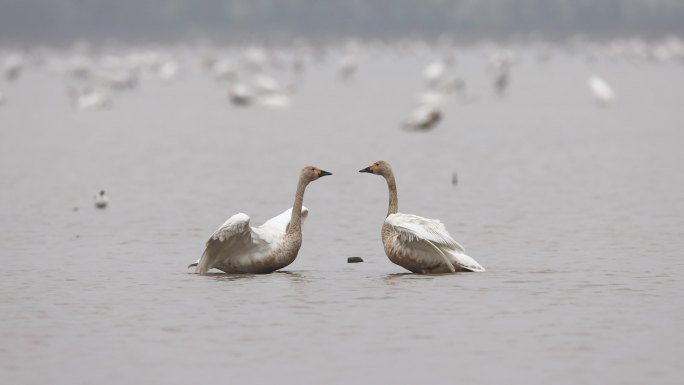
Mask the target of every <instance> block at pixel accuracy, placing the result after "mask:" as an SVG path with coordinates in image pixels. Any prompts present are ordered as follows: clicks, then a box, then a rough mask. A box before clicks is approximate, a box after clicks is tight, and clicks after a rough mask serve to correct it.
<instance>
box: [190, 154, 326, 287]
mask: <svg viewBox="0 0 684 385" xmlns="http://www.w3.org/2000/svg"><path fill="white" fill-rule="evenodd" d="M325 175H332V174H331V173H329V172H327V171H323V170H321V169H319V168H317V167H305V168H304V169H302V171H301V173H300V177H299V184H298V185H297V193H296V194H295V203H294V205H293V207H292V208H291V209H288V210H286V211H284V212H283V213H281V214H280V215H278V216H276V217H274V218H272V219H269V220H268V221H266V222H265V223H264V224H263V225H261V226H258V227H252V226H250V224H249V221H250V218H249V216H247V215H246V214H243V213H238V214H235V215H233V216H232V217H230V218H228V220H227V221H226V222H225V223H224V224H223V225H222V226H221V227H219V228H218V230H216V231H215V232H214V233H213V234H212V235H211V237H210V238H209V240H208V241H207V243H206V248H205V249H204V253H202V256H201V257H200V258H199V259H198V260H197V261H196V262H194V263H192V264H190V266H188V267H193V266H196V271H197V272H198V273H199V274H206V273H207V272H208V271H209V270H210V269H212V268H216V269H219V270H222V271H223V272H226V273H231V274H249V273H251V274H266V273H271V272H273V271H276V270H279V269H282V268H283V267H285V266H287V265H289V264H291V263H292V262H294V260H295V258H297V253H298V252H299V248H300V247H301V245H302V232H301V224H302V221H303V219H304V218H306V216H307V215H308V212H309V210H308V209H307V208H306V207H304V206H303V205H302V202H303V199H304V190H305V189H306V186H307V185H308V184H309V183H310V182H311V181H314V180H317V179H318V178H320V177H322V176H325Z"/></svg>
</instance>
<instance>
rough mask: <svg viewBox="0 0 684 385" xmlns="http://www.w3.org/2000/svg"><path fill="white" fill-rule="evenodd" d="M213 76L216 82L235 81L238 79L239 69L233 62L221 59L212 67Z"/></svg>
mask: <svg viewBox="0 0 684 385" xmlns="http://www.w3.org/2000/svg"><path fill="white" fill-rule="evenodd" d="M211 72H212V75H213V76H214V79H215V80H216V81H219V82H221V81H233V80H235V79H237V77H238V72H237V68H235V65H234V64H233V62H232V61H230V60H228V59H220V60H217V61H216V62H214V64H213V65H212V67H211Z"/></svg>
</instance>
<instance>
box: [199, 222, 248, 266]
mask: <svg viewBox="0 0 684 385" xmlns="http://www.w3.org/2000/svg"><path fill="white" fill-rule="evenodd" d="M251 230H252V229H251V227H250V226H249V216H247V214H244V213H238V214H235V215H233V216H232V217H230V218H228V220H227V221H226V222H225V223H224V224H223V225H221V227H219V228H218V230H216V231H215V232H214V233H213V234H212V235H211V237H210V238H209V240H208V241H207V247H206V249H205V250H204V253H203V254H202V257H200V259H199V262H198V263H197V270H196V271H197V272H198V273H200V274H206V273H207V272H208V271H209V269H211V268H212V266H213V265H214V264H215V263H217V262H220V261H219V259H223V258H226V257H228V256H229V254H230V249H231V246H232V245H234V244H235V243H238V242H239V243H241V244H247V243H250V242H251V241H252V231H251Z"/></svg>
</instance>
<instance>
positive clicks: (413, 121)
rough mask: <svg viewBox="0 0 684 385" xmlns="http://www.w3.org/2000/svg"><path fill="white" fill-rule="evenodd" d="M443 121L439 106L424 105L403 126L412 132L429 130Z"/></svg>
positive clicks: (415, 110)
mask: <svg viewBox="0 0 684 385" xmlns="http://www.w3.org/2000/svg"><path fill="white" fill-rule="evenodd" d="M441 119H442V109H441V107H440V106H439V105H438V104H433V103H429V104H423V105H421V106H418V107H417V108H416V109H414V110H413V111H412V112H411V114H410V115H409V116H408V117H407V118H406V119H405V120H404V122H403V124H402V126H403V127H404V128H405V129H410V130H429V129H431V128H433V127H434V126H435V125H437V123H439V121H440V120H441Z"/></svg>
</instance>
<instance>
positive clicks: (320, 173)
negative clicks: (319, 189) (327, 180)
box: [318, 170, 332, 178]
mask: <svg viewBox="0 0 684 385" xmlns="http://www.w3.org/2000/svg"><path fill="white" fill-rule="evenodd" d="M326 175H332V173H331V172H327V171H323V170H321V171H320V172H319V173H318V177H319V178H320V177H322V176H326Z"/></svg>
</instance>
